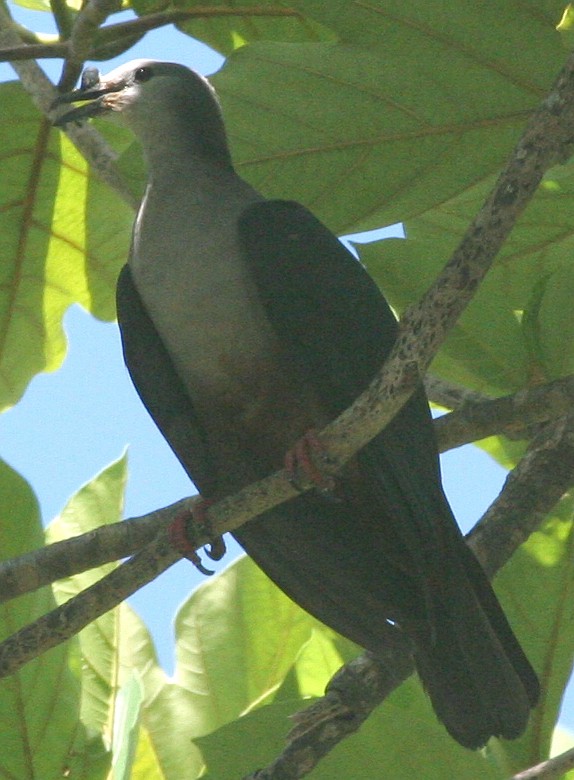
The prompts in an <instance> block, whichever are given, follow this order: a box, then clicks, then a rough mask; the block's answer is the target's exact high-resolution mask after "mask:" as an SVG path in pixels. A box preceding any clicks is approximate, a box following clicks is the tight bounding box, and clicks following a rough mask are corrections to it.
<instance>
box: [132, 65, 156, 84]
mask: <svg viewBox="0 0 574 780" xmlns="http://www.w3.org/2000/svg"><path fill="white" fill-rule="evenodd" d="M152 76H153V71H152V69H151V68H145V67H144V68H138V69H137V70H136V71H135V73H134V81H136V82H137V83H138V84H141V83H142V82H144V81H149V80H150V79H151V77H152Z"/></svg>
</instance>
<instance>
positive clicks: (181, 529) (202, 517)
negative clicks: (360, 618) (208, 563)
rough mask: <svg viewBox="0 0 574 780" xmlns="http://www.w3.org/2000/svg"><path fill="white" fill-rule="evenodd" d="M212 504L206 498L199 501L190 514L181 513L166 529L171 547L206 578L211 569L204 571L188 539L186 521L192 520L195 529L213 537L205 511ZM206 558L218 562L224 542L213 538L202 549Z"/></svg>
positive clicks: (222, 553)
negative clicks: (197, 528)
mask: <svg viewBox="0 0 574 780" xmlns="http://www.w3.org/2000/svg"><path fill="white" fill-rule="evenodd" d="M213 503H214V502H213V501H212V500H210V499H208V498H205V499H204V498H202V499H200V500H199V501H198V502H197V503H196V504H195V506H194V508H193V511H192V512H182V513H181V514H179V515H178V516H177V517H176V518H175V520H174V521H173V523H172V524H171V525H170V527H169V529H168V534H169V540H170V543H171V546H172V547H173V548H174V549H176V550H177V551H178V552H179V553H181V555H182V556H183V557H184V558H187V559H188V560H189V561H191V562H192V563H193V565H194V566H195V567H196V568H197V569H198V570H199V571H200V572H201V573H202V574H205V575H207V576H210V575H211V574H213V571H211V569H206V568H205V566H204V565H203V564H202V562H201V558H200V557H199V554H198V552H197V548H196V546H195V544H194V542H193V539H190V536H189V530H188V521H189V520H192V521H193V522H194V523H195V525H196V526H197V527H199V528H200V529H202V530H204V531H205V533H206V534H207V535H208V536H213V534H212V533H211V527H210V524H209V520H208V518H207V509H208V508H209V507H210V506H211V505H212V504H213ZM204 549H205V552H206V554H207V556H208V558H211V560H212V561H218V560H220V558H223V556H224V555H225V542H224V541H223V538H222V537H221V536H218V537H214V538H213V541H212V542H211V543H210V544H209V545H208V546H207V547H205V548H204Z"/></svg>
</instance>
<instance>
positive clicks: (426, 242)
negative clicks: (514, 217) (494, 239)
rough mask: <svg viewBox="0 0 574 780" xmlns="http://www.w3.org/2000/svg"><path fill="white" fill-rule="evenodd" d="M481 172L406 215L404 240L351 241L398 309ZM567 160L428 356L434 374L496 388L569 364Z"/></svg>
mask: <svg viewBox="0 0 574 780" xmlns="http://www.w3.org/2000/svg"><path fill="white" fill-rule="evenodd" d="M491 183H493V181H491V180H488V181H487V182H484V183H482V184H480V185H477V186H476V187H473V188H470V189H469V190H468V191H467V192H465V193H464V194H462V195H460V196H459V197H457V198H454V199H453V200H449V201H447V202H445V203H442V204H440V205H438V206H436V207H435V208H433V209H431V210H429V211H427V212H425V213H424V214H421V215H420V216H418V217H416V218H413V219H411V220H408V221H407V223H406V235H407V238H406V240H400V239H388V240H386V241H382V242H377V243H373V244H370V245H367V246H363V247H360V254H361V259H362V260H363V262H365V264H366V265H367V267H368V269H369V271H370V272H371V274H372V275H373V276H374V278H375V279H376V280H377V282H378V284H379V285H380V287H381V289H382V290H383V291H384V293H385V295H386V296H387V298H388V299H389V301H390V303H391V304H392V305H393V306H394V307H395V308H396V309H397V310H398V311H399V312H402V311H403V310H404V309H405V308H406V307H407V306H408V305H409V304H411V303H414V302H415V301H416V300H417V299H418V298H419V297H420V296H421V295H422V294H423V293H424V292H425V290H426V289H427V288H428V286H429V285H430V284H431V282H432V280H433V279H434V278H435V276H436V275H437V273H438V272H439V271H440V269H441V267H442V266H443V265H444V263H445V262H446V261H447V260H448V258H449V256H450V254H451V253H452V251H453V250H454V249H455V247H456V245H457V243H458V241H459V239H460V237H461V235H462V233H463V231H464V229H465V227H466V226H467V225H468V223H469V221H470V219H471V218H472V216H473V214H475V213H476V211H477V210H478V209H479V208H480V206H481V204H482V202H483V199H484V196H485V194H486V192H487V191H488V187H489V186H490V184H491ZM573 196H574V164H573V163H569V164H568V165H564V166H560V167H557V168H554V169H552V170H551V171H550V172H549V174H548V175H547V177H546V179H545V180H544V182H543V184H542V186H541V188H540V190H539V191H538V193H537V194H536V196H535V198H534V200H533V201H532V202H531V204H530V205H529V207H528V208H527V209H526V211H525V213H524V214H523V216H522V217H521V219H520V220H519V221H518V224H517V225H516V227H515V229H514V231H513V232H512V234H511V236H510V238H509V240H508V241H507V243H506V245H505V246H504V247H503V249H502V251H501V253H500V255H499V256H498V258H497V260H496V263H495V265H494V267H493V269H492V270H491V271H490V273H489V274H488V276H487V277H486V280H485V282H484V283H483V285H482V286H481V288H480V289H479V291H478V293H477V295H476V296H475V298H474V299H473V301H472V302H471V304H470V306H469V307H468V308H467V310H466V311H465V313H464V314H463V316H462V317H461V319H460V320H459V322H458V323H457V324H456V326H455V327H454V328H453V329H452V331H451V332H450V333H449V336H448V339H447V341H446V342H445V344H444V346H443V347H442V349H441V351H440V353H439V355H438V356H437V357H436V359H435V361H434V363H433V366H432V370H433V372H435V373H437V374H439V375H440V376H442V377H444V378H446V379H450V380H452V381H454V382H458V383H460V384H463V385H467V386H471V387H474V388H476V389H478V390H481V391H482V392H486V393H491V394H493V395H500V394H504V393H511V392H514V391H516V390H517V389H518V388H520V387H522V386H524V384H526V383H527V382H529V381H536V382H538V381H541V380H549V379H553V378H556V377H557V376H563V375H565V374H568V373H571V372H572V371H573V369H574V318H573V316H572V307H571V306H570V305H569V291H571V290H572V288H573V286H574V270H573V266H572V262H571V257H572V251H573V249H574V218H573V216H572V215H573V214H574V211H573V209H572V204H573Z"/></svg>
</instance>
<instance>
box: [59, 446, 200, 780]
mask: <svg viewBox="0 0 574 780" xmlns="http://www.w3.org/2000/svg"><path fill="white" fill-rule="evenodd" d="M126 466H127V464H126V459H125V458H121V459H120V460H118V461H117V462H116V463H113V464H112V465H111V466H109V467H108V468H107V469H105V470H104V471H103V472H102V473H101V474H99V475H98V476H97V477H95V478H94V479H93V480H92V481H91V482H89V483H88V484H87V485H85V486H84V487H83V488H81V489H80V490H79V491H78V493H77V494H76V495H75V496H73V497H72V498H71V499H70V501H69V502H68V504H67V505H66V507H65V508H64V510H63V512H62V514H61V515H60V516H59V517H58V518H56V519H55V520H54V521H53V523H52V524H51V525H50V527H49V529H48V532H47V535H48V539H49V541H51V542H53V541H57V540H59V539H65V538H68V537H69V536H75V535H77V534H79V533H86V532H88V531H90V530H92V529H94V528H97V527H98V526H101V525H105V524H107V523H112V522H117V521H118V520H119V519H120V516H121V510H122V506H123V494H124V487H125V480H126ZM115 565H116V564H107V565H106V566H100V567H98V569H95V570H91V571H87V572H83V573H81V574H77V575H75V576H74V577H71V578H69V579H67V580H64V581H61V582H59V583H57V586H56V593H57V597H58V599H59V600H60V601H63V600H67V599H68V598H70V597H72V596H74V595H76V594H77V593H78V592H80V591H81V590H83V589H85V588H86V587H89V586H90V585H91V584H92V583H94V582H96V581H97V580H99V579H100V578H101V577H102V576H103V575H105V574H106V573H107V572H109V571H110V570H111V569H112V568H114V566H115ZM79 648H80V652H81V656H82V664H81V669H82V674H81V680H82V718H83V720H84V722H86V723H88V724H89V725H90V726H91V727H92V728H93V729H95V730H97V731H98V732H101V733H103V734H104V735H105V736H106V738H107V740H108V741H109V742H110V743H111V745H112V749H113V753H114V766H115V768H116V771H118V772H119V770H120V768H121V770H122V772H123V776H127V774H126V773H129V771H130V769H131V767H132V761H133V762H135V763H134V767H135V766H136V765H137V766H139V767H142V766H144V767H148V768H149V770H150V775H149V776H150V777H153V774H151V772H152V771H153V772H156V773H157V774H159V776H160V777H161V778H162V780H179V778H181V777H190V778H193V777H196V776H197V775H198V773H199V771H200V769H201V767H202V765H203V762H202V759H201V756H200V754H199V751H198V750H197V749H194V748H193V745H192V744H191V738H192V736H193V734H192V724H193V713H192V710H191V702H190V700H189V696H188V694H187V691H185V690H183V689H182V688H180V687H179V686H177V685H174V684H172V683H170V682H169V681H168V679H167V677H166V675H165V673H164V672H163V670H162V669H161V668H160V667H159V665H158V662H157V657H156V653H155V648H154V646H153V642H152V640H151V637H150V635H149V632H148V630H147V629H146V627H145V626H144V625H143V623H142V622H141V620H140V619H139V617H138V616H137V615H136V614H135V613H134V611H133V610H132V609H131V608H130V607H129V606H128V605H127V604H121V605H120V606H119V607H116V608H115V609H113V610H111V611H110V612H107V613H106V614H105V615H102V617H100V618H98V619H97V620H96V621H94V622H93V623H91V624H90V625H89V626H87V627H86V628H85V629H84V630H83V631H81V632H80V634H79ZM118 697H119V698H118ZM122 702H123V703H124V704H123V705H122ZM120 705H122V706H120ZM138 737H139V740H138V739H137V738H138ZM136 741H137V749H136V752H135V753H134V749H135V745H136ZM133 771H134V772H135V769H134V770H133ZM138 771H139V770H138ZM136 776H137V775H134V777H136ZM143 776H145V777H147V775H143Z"/></svg>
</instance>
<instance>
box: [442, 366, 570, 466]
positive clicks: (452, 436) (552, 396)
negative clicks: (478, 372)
mask: <svg viewBox="0 0 574 780" xmlns="http://www.w3.org/2000/svg"><path fill="white" fill-rule="evenodd" d="M573 406H574V377H572V376H569V377H565V378H564V379H557V380H555V381H554V382H549V383H548V384H545V385H537V386H535V387H528V388H526V389H524V390H519V392H518V393H514V394H513V395H507V396H504V397H503V398H494V399H490V400H484V401H479V402H478V403H476V402H473V401H466V400H465V401H463V402H462V405H461V406H460V407H459V408H458V409H457V411H454V412H450V414H445V415H443V416H442V417H438V418H437V419H435V421H434V423H435V432H436V435H437V440H438V442H439V450H440V451H441V452H445V451H446V450H450V449H454V448H455V447H460V446H461V445H462V444H468V443H469V442H472V441H479V440H480V439H485V438H486V437H487V436H495V435H497V434H498V435H500V434H503V435H504V436H506V437H508V438H509V439H528V438H531V437H532V435H533V434H536V433H538V428H539V426H540V424H541V423H546V422H548V421H549V420H553V419H556V418H557V417H562V416H564V415H565V414H568V413H569V412H570V410H571V409H572V407H573ZM533 426H535V427H536V428H537V430H535V431H534V432H533V430H532V428H533Z"/></svg>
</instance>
